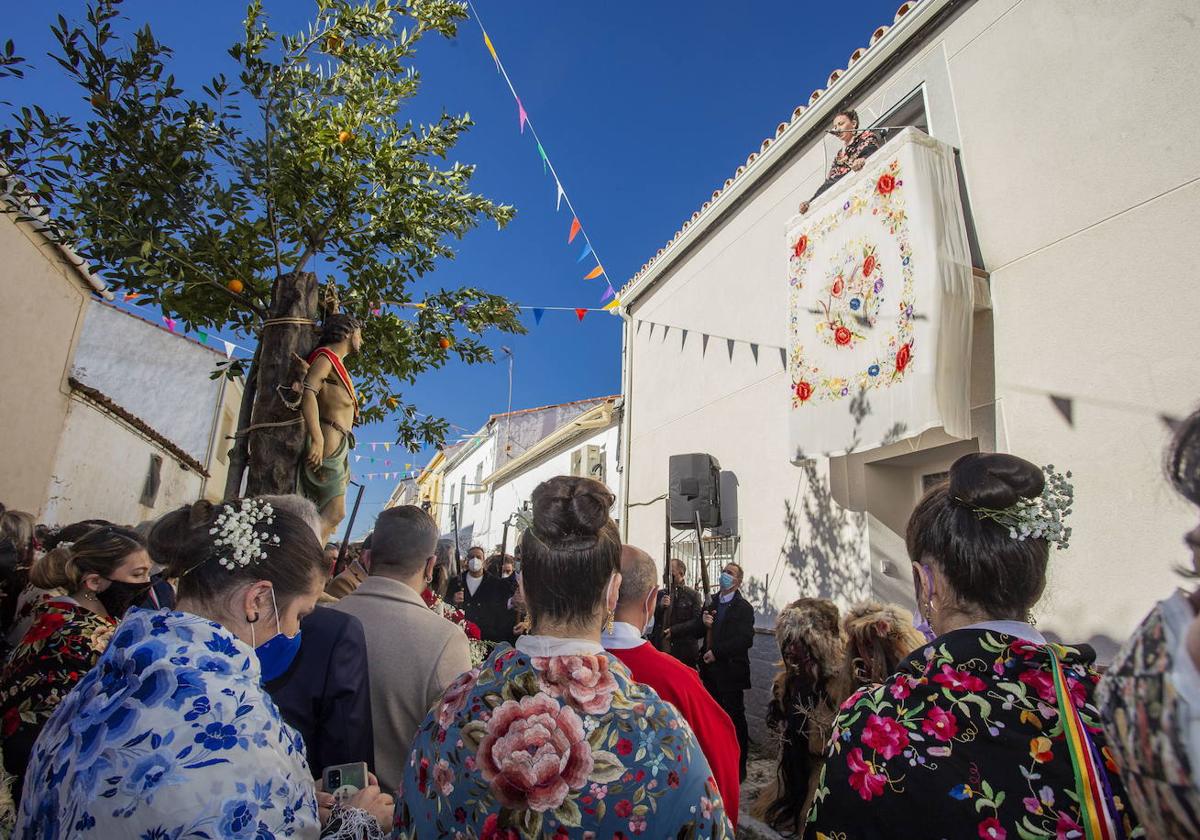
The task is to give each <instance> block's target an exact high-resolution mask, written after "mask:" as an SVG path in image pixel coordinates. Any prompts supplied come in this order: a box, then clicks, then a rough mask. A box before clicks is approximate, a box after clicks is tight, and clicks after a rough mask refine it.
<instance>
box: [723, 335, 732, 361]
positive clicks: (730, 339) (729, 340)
mask: <svg viewBox="0 0 1200 840" xmlns="http://www.w3.org/2000/svg"><path fill="white" fill-rule="evenodd" d="M725 346H726V347H727V348H728V349H729V361H731V362H732V361H733V339H732V338H727V339H725Z"/></svg>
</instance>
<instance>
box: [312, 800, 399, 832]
mask: <svg viewBox="0 0 1200 840" xmlns="http://www.w3.org/2000/svg"><path fill="white" fill-rule="evenodd" d="M321 840H384V833H383V829H382V828H380V826H379V822H378V821H377V820H376V819H375V818H374V817H372V816H371V815H370V814H368V813H367V812H366V811H363V810H360V809H358V808H343V807H342V806H340V805H339V806H336V807H334V809H333V816H331V817H330V818H329V824H328V825H326V826H325V830H324V831H322V832H321Z"/></svg>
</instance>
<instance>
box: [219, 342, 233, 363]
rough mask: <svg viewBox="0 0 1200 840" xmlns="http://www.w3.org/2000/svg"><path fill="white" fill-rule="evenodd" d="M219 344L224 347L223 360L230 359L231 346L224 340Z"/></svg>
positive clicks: (231, 353)
mask: <svg viewBox="0 0 1200 840" xmlns="http://www.w3.org/2000/svg"><path fill="white" fill-rule="evenodd" d="M221 343H222V344H224V345H225V358H226V359H228V358H230V357H231V356H232V355H233V344H231V343H230V342H228V341H224V340H222V342H221Z"/></svg>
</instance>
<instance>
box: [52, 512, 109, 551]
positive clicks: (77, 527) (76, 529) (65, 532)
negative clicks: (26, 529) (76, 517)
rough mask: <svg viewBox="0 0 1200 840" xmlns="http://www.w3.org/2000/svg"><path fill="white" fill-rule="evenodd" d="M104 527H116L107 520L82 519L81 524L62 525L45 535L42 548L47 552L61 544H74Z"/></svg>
mask: <svg viewBox="0 0 1200 840" xmlns="http://www.w3.org/2000/svg"><path fill="white" fill-rule="evenodd" d="M105 526H110V527H116V526H115V525H114V524H113V523H112V522H109V521H108V520H107V519H84V520H83V521H81V522H72V523H71V524H70V525H64V526H62V527H61V528H56V529H54V530H52V531H51V532H50V533H48V534H47V535H46V539H44V540H42V545H43V547H44V548H45V549H46V550H47V551H49V550H50V549H52V548H55V547H56V546H57V545H58V544H59V543H62V542H75V541H76V540H78V539H79V538H80V537H82V536H83V535H84V534H86V533H87V532H88V531H91V530H92V529H94V528H101V527H105Z"/></svg>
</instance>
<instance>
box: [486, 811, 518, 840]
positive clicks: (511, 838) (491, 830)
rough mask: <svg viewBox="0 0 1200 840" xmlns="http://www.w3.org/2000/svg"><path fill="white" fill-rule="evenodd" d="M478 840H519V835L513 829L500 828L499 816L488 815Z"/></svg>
mask: <svg viewBox="0 0 1200 840" xmlns="http://www.w3.org/2000/svg"><path fill="white" fill-rule="evenodd" d="M479 840H521V834H520V832H518V831H517V830H516V829H515V828H500V815H499V814H488V817H487V819H486V820H484V821H483V830H482V831H480V833H479Z"/></svg>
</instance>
